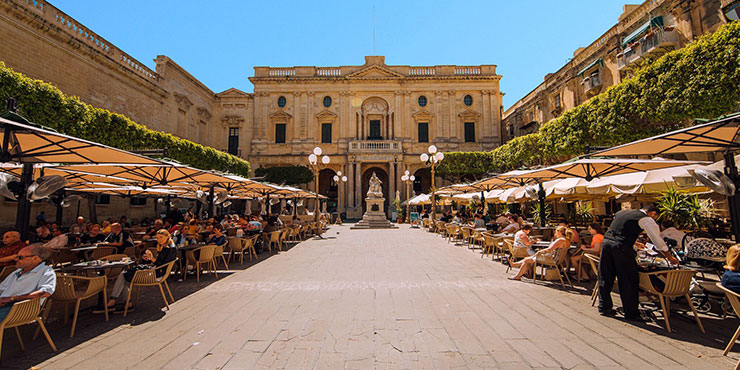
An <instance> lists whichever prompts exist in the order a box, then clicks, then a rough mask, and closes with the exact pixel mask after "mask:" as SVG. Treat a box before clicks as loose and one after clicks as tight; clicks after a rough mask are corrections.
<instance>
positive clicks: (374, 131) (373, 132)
mask: <svg viewBox="0 0 740 370" xmlns="http://www.w3.org/2000/svg"><path fill="white" fill-rule="evenodd" d="M367 139H368V140H383V137H382V136H380V120H371V121H370V136H369V137H368V138H367Z"/></svg>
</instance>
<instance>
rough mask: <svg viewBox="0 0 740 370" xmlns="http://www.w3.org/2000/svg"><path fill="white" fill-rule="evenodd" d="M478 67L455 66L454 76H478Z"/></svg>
mask: <svg viewBox="0 0 740 370" xmlns="http://www.w3.org/2000/svg"><path fill="white" fill-rule="evenodd" d="M479 75H480V67H455V76H479Z"/></svg>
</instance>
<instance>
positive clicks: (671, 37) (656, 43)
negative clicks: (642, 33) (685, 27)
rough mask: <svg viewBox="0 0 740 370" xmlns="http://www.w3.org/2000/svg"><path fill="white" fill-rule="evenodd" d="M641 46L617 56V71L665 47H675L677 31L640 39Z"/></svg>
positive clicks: (659, 32) (661, 32)
mask: <svg viewBox="0 0 740 370" xmlns="http://www.w3.org/2000/svg"><path fill="white" fill-rule="evenodd" d="M639 42H640V45H639V46H637V45H635V47H634V48H629V49H627V51H625V52H623V53H622V54H619V55H617V69H622V68H625V67H627V66H629V65H630V64H631V63H632V62H634V61H636V60H638V59H640V58H642V57H644V56H647V55H650V54H652V53H654V52H656V51H659V50H662V49H660V48H663V47H675V46H676V45H677V44H678V35H677V34H676V31H658V32H655V33H654V34H652V35H649V36H646V37H643V38H642V39H640V41H639Z"/></svg>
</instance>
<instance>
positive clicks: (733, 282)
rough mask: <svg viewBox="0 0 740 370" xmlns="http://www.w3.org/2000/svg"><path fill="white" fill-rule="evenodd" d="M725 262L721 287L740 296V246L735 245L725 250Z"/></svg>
mask: <svg viewBox="0 0 740 370" xmlns="http://www.w3.org/2000/svg"><path fill="white" fill-rule="evenodd" d="M725 262H726V265H725V273H724V274H722V286H723V287H725V288H727V289H729V290H732V291H733V292H735V293H738V294H740V244H735V245H733V246H732V247H730V249H728V250H727V257H725Z"/></svg>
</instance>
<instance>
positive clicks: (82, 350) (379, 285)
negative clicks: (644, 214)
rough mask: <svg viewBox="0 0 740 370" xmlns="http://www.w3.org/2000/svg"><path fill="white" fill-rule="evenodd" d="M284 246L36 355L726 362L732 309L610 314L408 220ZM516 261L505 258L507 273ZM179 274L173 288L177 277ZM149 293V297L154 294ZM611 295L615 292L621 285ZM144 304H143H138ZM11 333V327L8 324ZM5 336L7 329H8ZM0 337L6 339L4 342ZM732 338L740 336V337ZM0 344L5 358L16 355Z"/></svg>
mask: <svg viewBox="0 0 740 370" xmlns="http://www.w3.org/2000/svg"><path fill="white" fill-rule="evenodd" d="M325 237H326V238H325V239H322V240H318V239H311V240H308V241H305V242H302V243H299V244H298V245H296V246H295V247H293V248H291V249H289V250H288V251H286V252H282V253H280V254H279V255H276V256H272V257H270V258H269V259H266V260H263V261H261V262H259V263H257V264H254V265H252V266H250V267H249V268H247V269H245V270H243V271H238V272H236V273H233V274H231V275H229V276H227V277H223V278H220V279H219V280H218V281H216V282H213V283H211V284H210V285H207V286H205V287H203V288H202V289H201V290H199V291H197V292H195V293H193V294H190V295H188V296H186V297H184V298H181V299H179V300H178V301H177V302H176V303H175V304H173V305H171V310H170V311H166V310H163V311H155V312H154V313H155V314H152V313H146V315H149V316H153V317H151V318H149V319H148V320H142V321H137V322H134V323H133V324H131V325H129V324H122V325H120V326H117V327H113V328H111V329H110V330H108V331H104V332H102V333H100V335H97V336H94V337H91V338H90V339H88V340H87V341H84V342H82V343H79V344H77V345H74V346H68V347H66V349H64V348H65V347H62V351H60V352H59V353H56V354H52V353H51V352H49V351H48V348H46V349H45V348H44V347H43V345H45V344H44V343H41V342H39V341H36V342H35V343H34V346H33V350H36V351H39V357H40V359H39V361H38V363H35V365H36V366H38V367H39V368H41V369H122V368H132V369H529V368H533V369H535V368H536V369H549V368H552V369H564V368H567V369H621V368H630V369H649V368H659V369H715V368H716V369H727V368H732V366H734V364H735V362H736V361H737V358H738V354H737V352H732V353H730V356H729V357H722V356H721V352H722V349H723V348H724V345H725V344H726V343H727V341H728V340H729V337H730V335H731V334H732V332H733V331H734V330H735V328H737V325H738V321H737V320H735V319H728V320H725V321H723V320H720V319H718V318H716V317H710V316H703V317H702V319H703V322H704V325H705V327H706V328H707V334H705V335H704V334H701V332H700V331H699V330H698V328H697V327H696V325H695V323H694V322H693V319H690V318H689V319H684V318H680V317H678V316H677V315H674V317H673V318H672V325H673V326H674V327H675V329H676V332H675V333H672V334H668V333H667V332H666V331H665V329H664V328H663V327H662V326H659V325H658V324H660V325H662V320H659V321H658V323H657V324H655V323H652V324H640V325H632V324H628V323H625V322H622V321H620V320H617V319H609V318H604V317H601V316H599V315H598V313H597V312H596V309H594V308H593V307H591V304H590V299H589V294H590V286H579V285H578V284H576V288H575V289H568V290H562V289H561V288H560V284H559V282H556V283H549V282H542V283H540V282H538V283H537V284H532V283H531V282H513V281H509V280H506V276H507V274H506V273H505V271H506V268H505V267H504V266H502V265H501V264H500V263H498V262H492V261H491V260H490V259H489V258H486V259H481V258H480V254H479V253H478V252H476V251H471V250H469V249H468V248H465V247H460V246H454V245H453V244H452V243H447V242H446V241H445V240H444V239H443V238H441V237H439V236H437V235H434V234H431V233H427V232H425V231H422V230H418V229H409V228H408V227H406V226H405V225H402V226H401V228H400V229H397V230H350V229H349V225H343V226H332V227H331V229H330V231H329V232H327V233H326V234H325ZM509 274H511V272H510V273H509ZM176 287H177V283H173V288H175V289H177V288H176ZM152 302H154V303H153V304H155V305H156V304H157V303H156V301H152ZM617 302H618V299H617ZM142 315H145V314H142ZM6 334H11V333H10V332H7V333H6ZM5 336H6V337H11V336H10V335H5ZM8 339H13V340H14V339H15V338H6V340H5V346H12V343H10V341H9V340H8ZM738 348H739V349H740V347H738ZM13 360H14V359H13V358H12V357H11V358H7V357H3V363H2V367H3V368H6V367H7V368H14V367H15V368H19V367H22V366H21V365H20V364H14V361H13Z"/></svg>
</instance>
